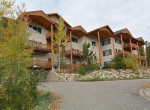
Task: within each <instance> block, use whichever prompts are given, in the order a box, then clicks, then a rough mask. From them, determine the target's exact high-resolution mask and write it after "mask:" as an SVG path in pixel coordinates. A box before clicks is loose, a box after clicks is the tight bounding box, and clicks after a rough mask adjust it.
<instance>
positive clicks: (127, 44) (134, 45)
mask: <svg viewBox="0 0 150 110" xmlns="http://www.w3.org/2000/svg"><path fill="white" fill-rule="evenodd" d="M131 46H132V47H133V48H136V49H137V48H138V45H136V44H134V43H131ZM131 46H130V43H126V44H124V48H129V47H131Z"/></svg>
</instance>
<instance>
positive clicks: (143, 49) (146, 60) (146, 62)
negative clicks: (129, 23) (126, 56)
mask: <svg viewBox="0 0 150 110" xmlns="http://www.w3.org/2000/svg"><path fill="white" fill-rule="evenodd" d="M143 51H144V56H145V64H146V67H147V59H146V53H145V49H144V45H143Z"/></svg>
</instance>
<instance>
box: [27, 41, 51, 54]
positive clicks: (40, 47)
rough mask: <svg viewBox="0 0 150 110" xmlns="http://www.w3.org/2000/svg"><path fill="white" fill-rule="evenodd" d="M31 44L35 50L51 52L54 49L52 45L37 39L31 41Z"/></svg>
mask: <svg viewBox="0 0 150 110" xmlns="http://www.w3.org/2000/svg"><path fill="white" fill-rule="evenodd" d="M30 43H31V44H30V45H32V46H33V47H34V51H36V52H42V53H50V52H51V51H52V49H51V47H50V46H48V45H47V44H42V43H41V42H37V41H30Z"/></svg>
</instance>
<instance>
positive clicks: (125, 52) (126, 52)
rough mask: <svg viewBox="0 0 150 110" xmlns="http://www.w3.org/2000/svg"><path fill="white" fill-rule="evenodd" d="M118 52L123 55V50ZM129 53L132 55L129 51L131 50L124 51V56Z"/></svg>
mask: <svg viewBox="0 0 150 110" xmlns="http://www.w3.org/2000/svg"><path fill="white" fill-rule="evenodd" d="M116 54H118V55H120V56H123V52H122V51H120V52H118V53H116ZM128 55H132V53H131V52H129V51H124V56H128Z"/></svg>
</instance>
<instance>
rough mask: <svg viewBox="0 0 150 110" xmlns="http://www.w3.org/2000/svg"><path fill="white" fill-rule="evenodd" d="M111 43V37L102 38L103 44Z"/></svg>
mask: <svg viewBox="0 0 150 110" xmlns="http://www.w3.org/2000/svg"><path fill="white" fill-rule="evenodd" d="M105 42H106V44H105ZM109 44H111V39H110V38H108V39H105V40H102V46H105V45H109Z"/></svg>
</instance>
